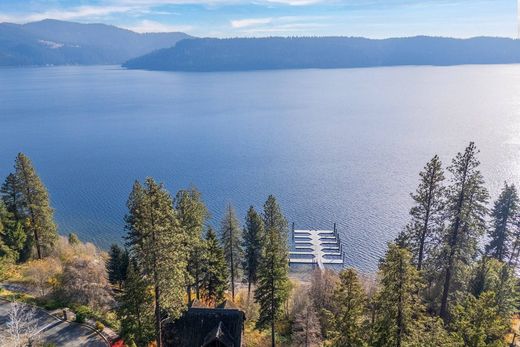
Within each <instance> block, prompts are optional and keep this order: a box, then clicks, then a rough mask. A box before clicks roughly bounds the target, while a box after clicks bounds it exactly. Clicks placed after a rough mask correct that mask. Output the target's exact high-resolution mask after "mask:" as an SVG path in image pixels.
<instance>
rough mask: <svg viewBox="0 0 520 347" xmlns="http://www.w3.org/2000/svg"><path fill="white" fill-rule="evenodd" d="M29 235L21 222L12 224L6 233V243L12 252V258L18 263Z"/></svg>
mask: <svg viewBox="0 0 520 347" xmlns="http://www.w3.org/2000/svg"><path fill="white" fill-rule="evenodd" d="M26 240H27V234H26V233H25V231H24V230H23V226H22V223H21V222H19V221H18V222H15V223H11V224H10V225H9V226H8V227H7V229H5V231H4V243H5V245H6V246H7V247H9V249H10V250H11V254H12V257H13V258H14V260H16V261H18V260H19V259H20V254H21V253H22V252H23V249H24V246H25V244H26Z"/></svg>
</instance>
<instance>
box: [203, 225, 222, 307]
mask: <svg viewBox="0 0 520 347" xmlns="http://www.w3.org/2000/svg"><path fill="white" fill-rule="evenodd" d="M206 255H207V257H206V259H204V267H203V271H202V272H203V277H202V296H203V297H204V299H205V300H206V301H207V302H211V303H215V304H216V303H219V302H221V301H222V300H223V299H224V292H225V291H226V289H227V287H228V280H227V278H228V268H227V263H226V258H225V256H224V250H223V249H222V247H221V246H220V244H219V241H218V239H217V235H216V234H215V232H214V231H213V229H211V228H208V232H207V233H206Z"/></svg>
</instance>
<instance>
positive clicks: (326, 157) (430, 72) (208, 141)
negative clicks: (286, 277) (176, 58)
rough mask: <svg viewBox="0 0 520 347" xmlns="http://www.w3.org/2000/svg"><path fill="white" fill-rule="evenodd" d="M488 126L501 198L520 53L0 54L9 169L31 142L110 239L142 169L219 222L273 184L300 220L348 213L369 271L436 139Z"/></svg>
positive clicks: (306, 222) (315, 222)
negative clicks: (313, 58)
mask: <svg viewBox="0 0 520 347" xmlns="http://www.w3.org/2000/svg"><path fill="white" fill-rule="evenodd" d="M469 141H475V142H476V143H477V146H478V147H479V148H480V150H481V154H480V159H481V162H482V172H483V174H484V176H485V179H486V183H487V186H488V188H489V190H490V192H491V195H492V197H493V198H495V197H496V196H497V193H498V191H499V190H500V188H501V186H502V184H503V182H504V181H505V180H507V181H510V182H515V183H517V184H520V65H495V66H458V67H395V68H370V69H341V70H290V71H261V72H226V73H172V72H147V71H126V70H122V69H120V68H118V67H113V66H94V67H46V68H25V69H17V68H8V69H0V177H1V179H3V178H4V177H5V176H6V175H7V174H8V173H9V172H10V171H11V170H12V166H13V161H14V158H15V156H16V154H17V153H18V152H20V151H22V152H24V153H26V154H27V155H28V156H29V157H30V158H31V159H32V160H33V162H34V164H35V166H36V168H37V170H38V173H39V174H40V176H41V177H42V179H43V180H44V182H45V184H46V185H47V187H48V189H49V191H50V195H51V199H52V204H53V206H54V208H55V210H56V219H57V222H58V224H59V228H60V231H61V232H62V233H68V232H70V231H75V232H76V233H77V234H78V235H79V236H80V238H82V239H83V240H88V241H93V242H95V243H96V244H98V245H100V246H102V247H107V246H108V245H109V244H110V243H113V242H120V241H121V236H122V235H123V234H124V230H123V217H124V214H125V211H126V207H125V203H126V199H127V197H128V194H129V192H130V189H131V187H132V184H133V182H134V180H135V179H140V180H142V179H143V178H144V177H146V176H153V177H155V178H156V179H158V180H160V181H162V182H164V183H165V185H166V187H167V188H168V189H169V190H170V191H171V192H172V193H175V192H176V191H177V190H179V189H181V188H184V187H187V186H189V185H194V186H196V187H197V188H198V189H199V190H200V191H201V192H202V194H203V197H204V200H205V202H206V203H207V205H208V207H209V210H210V211H211V214H212V219H211V224H213V225H215V226H218V224H219V221H220V219H221V217H222V213H223V210H224V208H225V206H226V205H227V204H228V203H232V204H233V205H234V206H235V207H236V209H237V211H238V213H239V216H240V218H241V219H243V217H244V215H245V211H246V210H247V208H248V206H249V205H251V204H253V205H254V206H256V207H258V208H259V209H260V208H261V206H262V204H263V202H264V201H265V199H266V198H267V196H268V195H269V194H274V195H275V196H276V197H277V198H278V199H279V201H280V203H281V205H282V207H283V210H284V212H285V214H286V216H287V218H288V220H289V221H290V222H293V221H294V222H295V223H296V226H297V227H301V228H327V229H330V228H332V224H333V223H334V222H336V223H337V224H338V230H339V232H340V234H341V235H342V242H343V243H344V248H345V250H346V253H347V254H346V255H347V258H346V259H347V265H348V266H354V267H357V268H358V269H360V270H362V271H372V270H374V269H375V268H376V267H377V260H378V258H379V257H380V256H381V255H382V254H383V252H384V250H385V248H386V243H387V241H389V240H392V239H393V238H394V237H395V236H396V234H397V233H398V232H399V231H400V230H401V228H402V227H403V226H404V224H405V223H406V222H407V220H408V216H407V215H408V209H409V208H410V206H411V200H410V197H409V193H410V192H411V191H413V190H414V189H415V187H416V185H417V182H418V172H419V171H420V170H421V169H422V167H423V166H424V164H425V163H426V162H427V161H428V160H429V159H430V158H431V157H432V156H433V155H434V154H438V155H439V156H440V157H441V159H442V160H443V162H444V164H448V163H449V162H450V160H451V158H452V157H453V156H454V155H455V154H456V153H457V152H458V151H462V150H464V148H465V146H466V145H467V144H468V142H469Z"/></svg>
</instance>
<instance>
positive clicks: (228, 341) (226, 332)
mask: <svg viewBox="0 0 520 347" xmlns="http://www.w3.org/2000/svg"><path fill="white" fill-rule="evenodd" d="M244 320H245V314H244V312H243V311H241V310H239V309H227V308H201V307H191V308H189V309H188V311H186V312H185V313H184V314H183V315H182V316H181V317H180V318H179V319H177V320H176V321H171V320H167V321H165V322H164V323H163V343H164V345H165V346H175V347H205V346H208V345H210V344H211V343H212V342H216V341H218V342H219V343H220V344H222V345H224V346H227V347H240V346H241V343H242V331H243V328H244Z"/></svg>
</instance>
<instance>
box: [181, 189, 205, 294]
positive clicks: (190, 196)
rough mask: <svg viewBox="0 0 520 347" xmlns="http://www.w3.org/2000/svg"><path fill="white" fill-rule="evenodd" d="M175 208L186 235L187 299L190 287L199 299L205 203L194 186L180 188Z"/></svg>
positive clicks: (203, 256)
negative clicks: (186, 188) (184, 188)
mask: <svg viewBox="0 0 520 347" xmlns="http://www.w3.org/2000/svg"><path fill="white" fill-rule="evenodd" d="M175 209H176V211H177V216H178V218H179V222H180V225H181V227H182V228H183V229H184V232H185V234H186V236H187V238H186V241H187V243H186V249H187V250H188V268H187V270H188V271H187V274H188V275H189V276H188V277H187V280H186V282H187V283H186V288H187V291H188V300H189V301H191V289H192V288H194V289H195V294H196V297H197V299H200V286H201V281H202V275H203V274H202V268H203V266H204V264H203V262H204V259H205V254H204V240H203V239H202V232H203V229H204V225H205V223H206V221H207V219H208V217H209V213H208V210H207V208H206V205H205V204H204V202H203V201H202V197H201V194H200V192H199V191H198V190H197V189H195V188H190V189H188V190H181V191H179V192H178V193H177V195H176V199H175Z"/></svg>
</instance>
